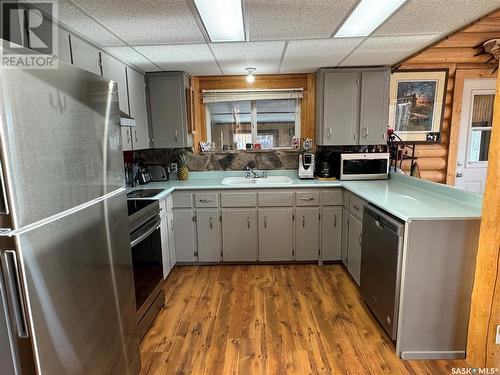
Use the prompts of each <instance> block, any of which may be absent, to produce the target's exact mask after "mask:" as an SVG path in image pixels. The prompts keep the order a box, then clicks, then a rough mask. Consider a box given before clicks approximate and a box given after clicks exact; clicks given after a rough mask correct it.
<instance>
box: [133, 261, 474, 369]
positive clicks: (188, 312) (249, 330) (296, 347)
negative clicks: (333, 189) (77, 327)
mask: <svg viewBox="0 0 500 375" xmlns="http://www.w3.org/2000/svg"><path fill="white" fill-rule="evenodd" d="M165 292H166V307H165V309H164V310H162V311H161V312H160V314H159V315H158V317H157V319H156V321H155V322H154V324H153V326H152V327H151V329H150V330H149V332H148V333H147V335H146V337H145V338H144V340H143V341H142V343H141V357H142V372H141V374H142V375H146V374H147V375H152V374H195V375H198V374H208V375H218V374H245V375H247V374H265V375H271V374H301V375H303V374H433V375H435V374H451V368H452V367H466V364H465V362H464V361H401V360H399V359H398V358H397V357H396V355H395V348H394V345H393V343H392V342H391V340H390V339H389V338H388V337H387V336H386V334H385V333H384V331H383V330H382V328H380V326H379V325H378V323H377V321H376V320H375V319H374V318H373V317H372V316H371V314H370V312H369V311H368V309H367V308H366V306H365V305H364V303H363V302H362V300H361V297H360V294H359V292H358V290H357V287H356V285H355V284H354V282H353V281H352V280H351V279H350V277H349V276H348V275H347V273H346V271H345V270H344V269H343V268H342V266H340V265H324V266H317V265H244V266H233V265H227V266H186V267H175V268H174V270H173V271H172V273H171V274H170V275H169V277H168V279H167V281H166V284H165Z"/></svg>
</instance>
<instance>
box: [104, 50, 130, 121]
mask: <svg viewBox="0 0 500 375" xmlns="http://www.w3.org/2000/svg"><path fill="white" fill-rule="evenodd" d="M101 64H102V76H103V77H104V78H107V79H110V80H112V81H115V82H116V84H117V86H118V102H119V105H120V110H121V111H123V112H125V113H127V114H129V105H128V90H127V73H126V68H125V64H122V63H121V62H120V61H118V60H117V59H115V58H113V57H111V56H109V55H108V54H106V53H101Z"/></svg>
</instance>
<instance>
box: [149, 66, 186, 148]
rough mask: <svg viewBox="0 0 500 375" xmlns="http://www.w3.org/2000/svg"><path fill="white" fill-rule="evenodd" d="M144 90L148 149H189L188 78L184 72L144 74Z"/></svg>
mask: <svg viewBox="0 0 500 375" xmlns="http://www.w3.org/2000/svg"><path fill="white" fill-rule="evenodd" d="M146 90H147V101H148V112H149V113H148V114H149V122H150V131H151V134H150V137H151V142H152V146H153V147H154V148H177V147H191V146H192V145H193V136H192V134H190V133H189V129H188V126H190V115H189V113H190V110H189V105H188V100H189V99H190V79H189V76H187V75H186V74H185V73H184V72H158V73H148V74H146Z"/></svg>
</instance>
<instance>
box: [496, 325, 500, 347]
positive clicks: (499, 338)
mask: <svg viewBox="0 0 500 375" xmlns="http://www.w3.org/2000/svg"><path fill="white" fill-rule="evenodd" d="M495 344H500V325H497V337H496V338H495Z"/></svg>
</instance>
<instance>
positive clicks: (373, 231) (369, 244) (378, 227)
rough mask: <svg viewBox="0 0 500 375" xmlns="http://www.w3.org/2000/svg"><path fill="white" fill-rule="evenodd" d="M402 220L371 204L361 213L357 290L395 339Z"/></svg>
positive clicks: (402, 229)
mask: <svg viewBox="0 0 500 375" xmlns="http://www.w3.org/2000/svg"><path fill="white" fill-rule="evenodd" d="M403 235H404V222H402V221H400V220H399V219H397V218H395V217H394V216H392V215H390V214H388V213H387V212H385V211H382V210H380V209H379V208H376V207H374V206H372V205H366V206H365V209H364V216H363V241H362V247H361V277H360V284H359V286H360V290H361V295H362V297H363V299H364V300H365V302H366V304H367V305H368V307H369V308H370V310H371V311H372V313H373V314H374V315H375V317H376V318H377V320H378V321H379V322H380V324H381V325H382V327H383V328H384V330H385V331H386V332H387V334H388V335H389V336H390V337H391V339H392V340H393V341H395V340H396V333H397V323H398V322H397V321H398V310H399V292H400V284H401V283H400V281H401V257H402V252H403Z"/></svg>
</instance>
